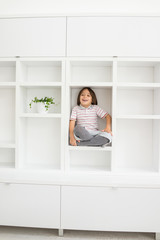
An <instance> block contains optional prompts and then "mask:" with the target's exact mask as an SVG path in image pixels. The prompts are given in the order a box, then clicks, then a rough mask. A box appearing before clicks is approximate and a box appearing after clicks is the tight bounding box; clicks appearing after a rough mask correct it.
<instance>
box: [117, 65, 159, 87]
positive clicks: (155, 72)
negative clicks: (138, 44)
mask: <svg viewBox="0 0 160 240" xmlns="http://www.w3.org/2000/svg"><path fill="white" fill-rule="evenodd" d="M159 75H160V63H159V62H149V61H142V62H138V61H135V62H134V61H127V62H125V61H124V62H123V61H120V62H118V70H117V79H118V82H132V83H160V78H159Z"/></svg>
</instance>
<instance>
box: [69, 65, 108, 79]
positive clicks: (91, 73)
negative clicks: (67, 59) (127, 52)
mask: <svg viewBox="0 0 160 240" xmlns="http://www.w3.org/2000/svg"><path fill="white" fill-rule="evenodd" d="M70 72H71V73H70V77H71V79H70V81H71V82H75V83H76V82H88V83H89V82H97V83H98V82H112V62H111V61H110V62H107V61H72V62H71V63H70Z"/></svg>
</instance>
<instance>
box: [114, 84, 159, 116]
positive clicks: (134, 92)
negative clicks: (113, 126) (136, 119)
mask: <svg viewBox="0 0 160 240" xmlns="http://www.w3.org/2000/svg"><path fill="white" fill-rule="evenodd" d="M159 102H160V87H156V88H154V87H151V88H145V87H143V88H139V87H119V88H118V89H117V116H121V115H159V116H160V108H159Z"/></svg>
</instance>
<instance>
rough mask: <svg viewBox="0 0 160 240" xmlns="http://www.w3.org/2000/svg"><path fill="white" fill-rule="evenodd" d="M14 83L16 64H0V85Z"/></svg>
mask: <svg viewBox="0 0 160 240" xmlns="http://www.w3.org/2000/svg"><path fill="white" fill-rule="evenodd" d="M15 81H16V62H14V61H13V62H12V61H5V62H0V83H1V82H15Z"/></svg>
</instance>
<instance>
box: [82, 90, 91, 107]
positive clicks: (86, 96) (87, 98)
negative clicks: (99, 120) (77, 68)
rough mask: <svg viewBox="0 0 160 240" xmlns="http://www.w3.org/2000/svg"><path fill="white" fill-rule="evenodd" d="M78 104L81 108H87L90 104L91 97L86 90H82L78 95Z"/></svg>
mask: <svg viewBox="0 0 160 240" xmlns="http://www.w3.org/2000/svg"><path fill="white" fill-rule="evenodd" d="M80 103H81V105H82V106H83V107H86V108H87V107H89V106H90V105H91V103H92V96H91V94H90V92H89V91H88V89H84V90H83V92H82V93H81V95H80Z"/></svg>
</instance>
